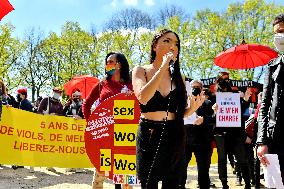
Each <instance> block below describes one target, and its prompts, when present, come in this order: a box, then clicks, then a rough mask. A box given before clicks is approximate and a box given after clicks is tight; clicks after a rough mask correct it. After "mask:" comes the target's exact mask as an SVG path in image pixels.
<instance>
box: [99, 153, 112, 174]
mask: <svg viewBox="0 0 284 189" xmlns="http://www.w3.org/2000/svg"><path fill="white" fill-rule="evenodd" d="M100 171H111V149H100Z"/></svg>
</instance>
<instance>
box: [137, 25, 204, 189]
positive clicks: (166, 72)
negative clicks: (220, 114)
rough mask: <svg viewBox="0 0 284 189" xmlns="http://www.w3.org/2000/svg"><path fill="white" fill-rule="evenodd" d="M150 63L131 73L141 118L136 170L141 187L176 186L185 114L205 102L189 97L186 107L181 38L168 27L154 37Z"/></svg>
mask: <svg viewBox="0 0 284 189" xmlns="http://www.w3.org/2000/svg"><path fill="white" fill-rule="evenodd" d="M150 53H151V54H150V64H148V65H143V66H137V67H135V68H134V69H133V72H132V83H133V89H134V93H135V96H136V97H137V99H138V101H139V103H140V109H141V119H140V123H139V126H138V133H137V138H136V142H137V143H136V166H137V167H136V172H137V176H138V178H139V180H140V182H141V187H142V188H143V189H144V188H147V189H150V188H158V182H159V181H162V187H163V188H164V189H167V188H168V189H177V188H178V185H179V182H180V179H181V178H180V177H181V176H182V173H183V167H184V166H183V165H184V155H185V154H184V148H185V131H184V122H183V118H184V116H188V115H191V114H192V113H193V112H195V111H196V110H197V109H198V108H199V106H201V104H202V103H203V102H204V99H205V97H204V94H203V93H202V94H203V95H201V96H202V97H201V96H200V95H197V96H196V97H195V96H191V97H190V99H189V100H190V107H189V108H186V107H187V96H186V89H185V83H184V80H183V78H182V76H181V73H180V65H179V53H180V40H179V37H178V35H177V34H176V33H175V32H173V31H170V30H167V29H164V30H161V31H160V32H159V33H157V34H156V35H155V36H154V39H153V41H152V45H151V52H150Z"/></svg>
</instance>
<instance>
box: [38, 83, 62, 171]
mask: <svg viewBox="0 0 284 189" xmlns="http://www.w3.org/2000/svg"><path fill="white" fill-rule="evenodd" d="M61 94H62V90H61V89H60V87H54V88H53V89H52V95H51V97H49V96H48V97H46V98H44V99H42V100H41V102H40V104H39V107H38V110H37V113H39V114H50V115H59V116H63V105H62V103H61V101H60V97H61ZM46 169H47V170H48V171H52V172H56V170H55V169H54V168H53V167H47V168H46Z"/></svg>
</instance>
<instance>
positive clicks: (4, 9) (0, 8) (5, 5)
mask: <svg viewBox="0 0 284 189" xmlns="http://www.w3.org/2000/svg"><path fill="white" fill-rule="evenodd" d="M12 10H14V7H13V6H12V5H11V4H10V2H9V1H8V0H0V20H2V18H3V17H4V16H5V15H6V14H8V13H9V12H11V11H12Z"/></svg>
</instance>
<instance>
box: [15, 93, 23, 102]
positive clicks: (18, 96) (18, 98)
mask: <svg viewBox="0 0 284 189" xmlns="http://www.w3.org/2000/svg"><path fill="white" fill-rule="evenodd" d="M16 98H17V101H18V102H20V101H22V98H21V97H20V94H17V96H16Z"/></svg>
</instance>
